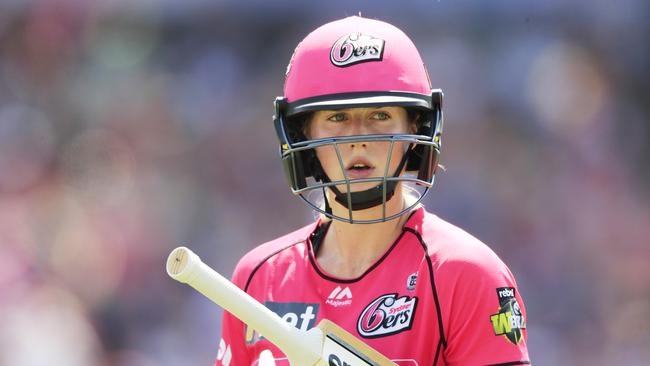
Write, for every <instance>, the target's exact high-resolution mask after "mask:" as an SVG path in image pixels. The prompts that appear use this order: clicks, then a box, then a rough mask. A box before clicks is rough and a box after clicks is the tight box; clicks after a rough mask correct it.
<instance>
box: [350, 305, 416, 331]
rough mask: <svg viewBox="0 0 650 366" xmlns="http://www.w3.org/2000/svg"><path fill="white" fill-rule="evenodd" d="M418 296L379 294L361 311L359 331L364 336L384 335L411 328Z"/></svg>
mask: <svg viewBox="0 0 650 366" xmlns="http://www.w3.org/2000/svg"><path fill="white" fill-rule="evenodd" d="M417 300H418V299H417V297H412V298H409V297H408V296H402V297H398V295H397V294H386V295H381V296H379V297H378V298H377V299H376V300H374V301H373V302H371V303H370V304H369V305H368V306H366V308H365V309H364V310H363V311H362V312H361V316H360V317H359V321H358V322H357V331H358V332H359V334H360V335H361V336H362V337H364V338H377V337H384V336H388V335H391V334H396V333H399V332H403V331H405V330H409V329H411V326H412V325H413V318H414V317H415V306H416V305H417Z"/></svg>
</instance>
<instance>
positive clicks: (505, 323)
mask: <svg viewBox="0 0 650 366" xmlns="http://www.w3.org/2000/svg"><path fill="white" fill-rule="evenodd" d="M497 297H498V298H499V310H498V312H497V313H496V314H492V315H491V316H490V321H491V322H492V328H494V334H495V335H502V336H505V337H506V339H508V341H510V342H512V343H513V344H519V342H521V340H522V338H523V337H522V330H523V329H526V320H525V319H524V314H523V313H522V312H521V307H520V306H519V303H518V302H517V298H516V297H515V289H514V287H499V288H497Z"/></svg>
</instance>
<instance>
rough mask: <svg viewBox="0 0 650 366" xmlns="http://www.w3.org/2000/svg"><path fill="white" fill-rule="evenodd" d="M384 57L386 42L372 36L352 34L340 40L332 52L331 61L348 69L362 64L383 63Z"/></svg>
mask: <svg viewBox="0 0 650 366" xmlns="http://www.w3.org/2000/svg"><path fill="white" fill-rule="evenodd" d="M383 55H384V40H383V39H379V38H374V37H372V36H369V35H366V34H361V33H351V34H348V35H345V36H343V37H341V38H339V39H338V40H337V41H336V43H334V45H333V46H332V50H331V51H330V61H332V63H333V64H334V65H336V66H339V67H346V66H350V65H354V64H358V63H361V62H368V61H381V60H382V57H383Z"/></svg>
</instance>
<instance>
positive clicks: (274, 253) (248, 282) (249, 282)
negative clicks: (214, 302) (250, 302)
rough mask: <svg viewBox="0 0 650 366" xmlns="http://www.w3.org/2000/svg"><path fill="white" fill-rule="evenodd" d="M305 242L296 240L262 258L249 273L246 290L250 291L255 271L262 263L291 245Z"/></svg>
mask: <svg viewBox="0 0 650 366" xmlns="http://www.w3.org/2000/svg"><path fill="white" fill-rule="evenodd" d="M304 242H305V240H304V239H303V240H299V241H297V242H295V243H293V244H290V245H287V246H286V247H282V248H280V249H278V250H276V251H275V252H273V253H271V254H269V255H268V256H266V258H264V259H262V260H261V261H260V262H259V263H258V264H257V265H256V266H255V268H253V270H252V271H251V274H250V275H248V279H247V280H246V286H244V292H248V286H250V284H251V281H252V280H253V276H254V275H255V273H256V272H257V270H258V269H260V267H262V265H263V264H264V263H266V261H268V260H269V259H271V257H273V256H275V255H276V254H278V253H280V252H281V251H283V250H286V249H289V248H291V247H293V246H296V245H298V244H300V243H304Z"/></svg>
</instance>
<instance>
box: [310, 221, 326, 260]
mask: <svg viewBox="0 0 650 366" xmlns="http://www.w3.org/2000/svg"><path fill="white" fill-rule="evenodd" d="M330 225H332V221H328V222H326V223H324V224H321V225H318V227H317V228H316V230H314V232H313V233H311V235H310V236H309V239H310V240H311V246H312V248H313V249H314V256H317V255H318V251H319V250H320V246H321V244H323V239H325V234H327V229H329V227H330Z"/></svg>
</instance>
